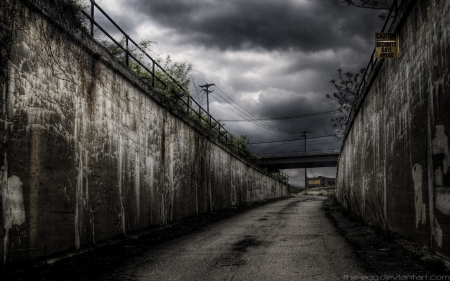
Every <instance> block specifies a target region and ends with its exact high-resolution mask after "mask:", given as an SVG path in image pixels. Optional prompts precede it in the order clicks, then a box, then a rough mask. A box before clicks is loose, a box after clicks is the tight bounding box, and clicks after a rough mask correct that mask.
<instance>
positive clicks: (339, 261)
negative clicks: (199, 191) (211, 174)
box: [6, 196, 450, 280]
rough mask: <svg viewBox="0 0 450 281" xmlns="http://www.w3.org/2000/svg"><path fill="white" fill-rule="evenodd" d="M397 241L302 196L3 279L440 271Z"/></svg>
mask: <svg viewBox="0 0 450 281" xmlns="http://www.w3.org/2000/svg"><path fill="white" fill-rule="evenodd" d="M232 214H234V215H233V216H230V215H232ZM220 218H222V219H221V220H220V221H216V220H217V219H220ZM214 221H216V222H214ZM394 242H395V241H386V239H385V237H382V236H379V235H377V234H376V233H375V232H374V231H373V230H372V229H371V228H370V227H367V226H364V224H362V223H359V222H356V221H352V220H349V218H348V217H346V216H344V215H343V214H342V213H341V212H339V208H335V207H333V204H332V202H331V200H330V199H327V198H326V197H322V196H298V197H291V198H287V199H284V200H278V201H274V202H271V203H269V204H264V205H263V204H257V205H254V206H250V207H248V208H244V209H236V210H228V211H222V212H218V213H217V214H211V215H206V216H200V217H197V218H194V219H192V220H187V221H184V222H181V223H177V224H173V225H170V226H166V227H165V228H163V229H161V228H158V229H153V230H149V231H147V232H144V233H141V234H139V235H137V234H136V235H131V236H129V237H128V238H127V239H124V240H119V241H112V242H110V243H106V244H105V245H103V246H101V247H99V246H97V247H94V248H93V249H90V250H87V251H85V253H81V254H80V253H77V254H74V255H73V256H72V257H70V258H65V259H63V260H61V261H58V262H55V263H51V264H46V265H43V266H38V267H35V268H33V269H31V270H30V269H27V270H23V271H13V272H10V273H8V275H7V278H6V279H7V280H386V277H389V276H391V277H392V278H391V280H427V279H398V278H399V277H401V276H403V277H404V276H407V275H410V276H412V275H414V276H420V277H422V278H423V277H424V276H425V275H429V276H431V275H432V274H433V273H435V272H438V271H436V270H438V269H436V268H433V269H427V267H426V265H424V264H423V263H422V262H421V261H420V260H419V259H418V258H417V257H418V256H411V255H410V254H408V253H410V252H408V251H406V250H405V249H404V248H402V247H401V246H399V245H398V243H394ZM396 245H397V246H396ZM380 276H384V277H385V279H380V278H378V279H376V278H375V277H380ZM395 278H397V279H395ZM428 280H450V279H428Z"/></svg>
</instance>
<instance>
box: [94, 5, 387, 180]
mask: <svg viewBox="0 0 450 281" xmlns="http://www.w3.org/2000/svg"><path fill="white" fill-rule="evenodd" d="M96 2H97V3H98V4H99V5H100V6H101V7H102V8H103V9H104V10H105V11H106V12H107V13H108V14H109V15H110V16H111V17H112V18H113V19H114V20H115V21H116V22H117V23H118V24H119V25H120V26H121V27H122V29H124V30H125V31H126V32H127V33H128V34H129V35H130V37H131V38H133V39H134V40H135V41H139V40H141V39H149V40H152V41H155V42H157V44H155V45H154V46H153V47H152V48H151V52H150V55H152V56H155V57H156V56H160V57H166V56H167V55H170V56H171V57H172V59H173V60H174V61H179V62H182V61H187V62H189V63H191V64H192V65H193V69H194V71H193V72H192V76H193V78H194V81H195V85H197V88H196V87H195V86H194V84H193V85H191V94H192V96H194V97H197V99H198V100H199V101H201V103H202V104H203V105H204V107H205V108H206V98H205V94H204V93H202V92H199V90H198V85H203V84H205V83H214V84H216V85H217V87H212V88H211V89H212V90H214V92H213V93H212V94H210V112H211V114H212V116H213V117H214V118H215V119H217V120H242V119H244V118H243V117H242V116H243V115H244V114H243V113H242V112H245V113H246V114H248V113H247V112H246V111H248V112H249V113H250V114H252V115H253V116H255V117H257V118H274V117H286V116H298V115H305V114H313V113H320V112H326V111H333V110H336V109H337V105H336V103H335V102H333V101H331V100H329V99H327V98H325V95H326V94H327V93H330V94H331V93H333V86H332V84H331V83H330V82H329V81H330V80H332V79H334V78H337V77H336V73H337V72H336V70H337V69H338V68H341V69H343V70H344V71H354V72H355V71H357V70H358V69H360V68H362V67H364V66H365V65H366V64H367V62H368V60H369V56H370V55H371V52H372V51H373V48H374V42H373V41H374V33H375V32H377V31H380V30H381V28H382V25H383V21H381V20H380V19H379V18H378V14H379V11H374V10H370V9H359V8H355V7H349V6H347V5H346V4H343V3H342V0H195V1H194V0H192V1H191V0H176V1H171V0H96ZM96 19H97V20H99V21H102V17H101V16H100V15H99V14H97V16H96ZM108 31H109V32H111V33H113V34H114V33H115V30H114V29H112V28H109V29H108ZM233 101H234V102H233ZM244 109H245V110H246V111H244ZM235 112H237V113H239V114H236V113H235ZM333 116H336V115H330V114H328V115H322V116H316V117H309V118H296V119H279V120H272V121H264V122H266V123H259V125H260V126H258V125H256V124H254V123H251V122H230V121H223V122H222V123H223V124H225V128H226V129H227V130H228V131H229V132H231V133H232V134H234V135H235V136H239V135H241V134H243V135H247V136H248V138H249V141H250V143H257V142H262V141H275V140H289V139H299V138H301V134H300V133H298V132H301V131H309V137H319V136H327V135H332V134H333V133H334V128H333V126H332V122H331V120H330V119H331V118H332V117H333ZM246 118H247V119H248V116H247V117H246ZM255 123H257V122H255ZM267 127H270V128H271V129H272V130H269V129H267ZM295 132H297V133H295ZM307 143H308V146H307V150H308V151H315V150H322V149H339V148H340V143H339V142H337V141H336V139H335V138H333V137H328V138H316V139H311V140H308V141H307ZM251 148H252V149H253V150H254V151H255V152H256V153H260V154H265V153H281V152H303V149H304V145H303V141H296V142H283V143H269V144H253V145H251ZM284 172H286V173H288V174H289V175H290V177H291V183H293V184H301V185H302V184H303V173H304V172H303V170H284ZM335 173H336V169H335V168H317V169H309V170H308V176H311V177H313V176H319V175H324V176H328V177H334V176H335Z"/></svg>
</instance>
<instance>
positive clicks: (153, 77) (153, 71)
mask: <svg viewBox="0 0 450 281" xmlns="http://www.w3.org/2000/svg"><path fill="white" fill-rule="evenodd" d="M152 87H153V88H155V60H154V59H152Z"/></svg>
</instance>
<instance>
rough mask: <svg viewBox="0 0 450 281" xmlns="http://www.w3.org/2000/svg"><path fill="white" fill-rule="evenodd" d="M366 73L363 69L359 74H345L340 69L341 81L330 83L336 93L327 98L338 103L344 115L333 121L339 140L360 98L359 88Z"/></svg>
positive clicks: (328, 95)
mask: <svg viewBox="0 0 450 281" xmlns="http://www.w3.org/2000/svg"><path fill="white" fill-rule="evenodd" d="M364 71H365V68H362V69H360V70H359V72H357V73H352V72H345V73H343V72H342V69H338V70H337V72H338V77H339V80H340V81H336V80H335V79H333V80H331V81H330V83H331V84H333V86H334V88H335V92H334V93H333V94H332V95H330V94H327V95H326V97H327V98H329V99H332V100H334V101H336V102H337V103H338V105H339V107H338V109H339V111H340V112H341V113H342V115H339V116H338V117H336V118H332V119H331V121H332V122H333V127H335V128H336V133H335V136H336V138H338V139H342V136H343V135H344V133H345V129H346V127H347V124H348V118H349V114H350V109H351V107H352V106H353V104H354V102H355V101H356V100H357V99H358V98H359V93H358V86H359V83H360V81H361V78H362V76H363V74H364Z"/></svg>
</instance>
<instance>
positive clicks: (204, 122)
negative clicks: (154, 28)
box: [81, 0, 289, 183]
mask: <svg viewBox="0 0 450 281" xmlns="http://www.w3.org/2000/svg"><path fill="white" fill-rule="evenodd" d="M90 2H91V6H90V14H89V13H87V12H86V11H84V10H82V11H81V13H82V14H83V15H84V16H85V17H86V18H87V20H88V22H89V23H90V25H89V27H88V29H89V30H88V32H90V36H91V37H92V38H94V29H95V27H96V28H98V30H100V31H101V32H102V33H103V34H104V35H106V36H107V37H108V38H109V39H110V40H111V41H112V42H113V43H114V44H115V45H117V47H119V48H120V49H121V50H122V51H123V52H124V60H125V61H124V63H125V64H126V66H127V67H129V66H130V61H131V60H133V61H134V62H135V63H137V64H138V65H139V66H140V67H142V68H143V69H144V70H145V71H147V72H148V73H149V74H150V75H151V86H152V87H153V88H155V84H156V83H160V85H162V86H164V87H165V88H166V89H169V90H170V92H171V93H172V94H173V95H174V97H175V99H176V101H173V100H171V99H169V98H168V97H165V96H164V95H162V96H161V98H162V99H163V100H165V104H166V105H167V106H169V108H171V109H172V110H176V111H177V113H179V114H183V115H185V116H188V117H189V118H190V119H191V120H193V121H194V122H196V123H197V124H198V125H200V128H206V130H204V132H205V133H207V134H209V135H210V136H212V137H214V138H215V139H217V140H219V141H221V142H222V143H224V144H225V145H227V146H228V147H229V148H231V149H232V150H233V151H234V152H236V153H238V154H239V155H241V156H244V157H246V159H247V160H249V161H250V162H252V163H253V164H255V165H258V164H259V162H258V161H257V160H256V161H255V160H254V159H253V158H255V157H253V158H252V157H249V156H251V155H250V154H253V152H251V151H250V150H249V149H248V148H247V146H246V145H245V144H243V143H242V142H241V140H240V139H237V138H235V137H234V136H233V135H232V134H230V133H229V132H228V131H227V130H225V128H224V127H223V125H222V124H220V122H219V121H217V120H216V119H214V118H213V117H212V116H211V115H210V114H208V112H207V111H206V110H205V109H204V108H203V107H202V106H201V105H200V104H199V103H198V102H197V101H195V100H194V99H193V98H192V97H191V96H190V95H189V93H188V91H187V90H186V89H184V88H183V87H182V86H181V85H180V83H179V82H178V81H177V80H176V79H174V78H173V77H172V76H171V75H170V74H169V73H168V72H167V71H166V70H165V69H164V68H163V67H162V66H161V65H160V64H159V63H158V62H157V61H156V60H155V59H154V58H152V57H151V56H150V55H149V54H148V53H147V52H146V51H145V50H143V49H142V48H141V47H140V46H139V44H137V43H136V42H135V41H134V40H133V39H131V38H130V36H129V35H128V34H127V33H126V32H125V31H124V30H123V29H122V28H121V27H120V26H119V25H118V24H117V23H116V22H115V21H114V20H113V19H112V18H111V17H110V16H109V15H108V14H107V13H106V12H105V11H104V10H103V9H102V8H101V7H100V6H99V5H98V4H97V3H96V2H95V0H90ZM96 10H98V11H99V12H100V13H101V14H102V15H103V16H105V17H106V19H108V20H109V22H110V23H111V24H112V25H113V26H114V27H116V28H117V30H118V31H119V32H120V33H121V34H122V36H123V37H124V38H125V42H124V43H125V46H123V45H122V44H121V43H120V42H118V41H117V40H116V39H114V37H113V36H111V35H110V34H109V33H108V32H107V31H106V30H105V29H104V28H103V27H102V26H101V25H100V24H99V23H98V22H97V21H95V12H96ZM132 48H134V49H135V50H139V51H140V52H141V53H142V55H143V57H144V58H147V59H149V60H150V62H151V67H148V66H147V65H146V64H145V63H144V62H142V61H141V60H139V59H138V58H137V57H136V56H135V55H133V53H132V52H130V50H131V49H132ZM149 68H151V69H149ZM158 70H159V71H161V72H162V73H164V74H165V75H167V77H168V78H169V80H170V81H171V82H173V84H174V85H176V89H173V88H170V86H169V85H167V84H166V83H165V82H164V81H163V80H162V79H161V78H160V77H158V76H157V75H156V74H157V71H158ZM146 82H147V81H146ZM180 92H181V93H182V94H180ZM255 156H256V158H258V157H259V156H258V155H256V154H255ZM260 171H261V172H263V173H265V174H266V175H268V176H270V177H272V178H274V179H276V180H280V181H283V182H286V183H287V182H288V181H289V176H288V175H286V174H284V173H283V172H281V171H277V172H275V173H269V172H267V171H265V170H260Z"/></svg>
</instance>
